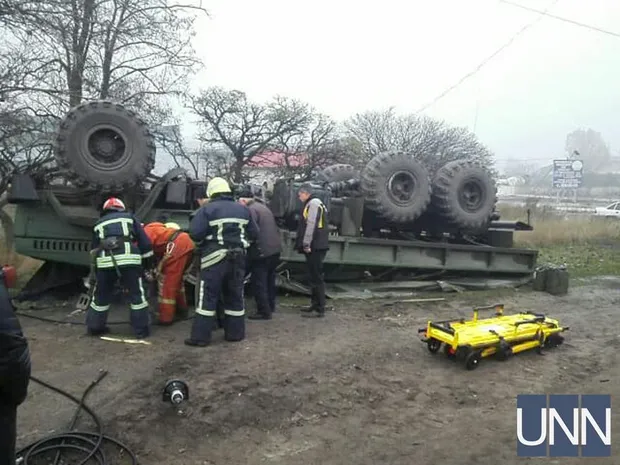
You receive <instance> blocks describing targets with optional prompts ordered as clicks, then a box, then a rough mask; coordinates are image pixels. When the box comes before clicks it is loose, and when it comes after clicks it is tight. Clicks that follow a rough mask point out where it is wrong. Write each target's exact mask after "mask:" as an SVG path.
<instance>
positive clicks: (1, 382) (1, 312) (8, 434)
mask: <svg viewBox="0 0 620 465" xmlns="http://www.w3.org/2000/svg"><path fill="white" fill-rule="evenodd" d="M13 271H14V269H12V268H9V267H2V268H0V463H3V464H4V463H6V464H14V463H15V441H16V437H17V425H16V423H17V407H19V406H20V405H21V404H22V402H24V400H25V399H26V395H27V394H28V384H29V382H30V370H31V368H30V350H29V349H28V341H27V340H26V338H25V337H24V335H23V333H22V328H21V325H20V324H19V320H18V319H17V317H16V316H15V309H14V308H13V304H12V303H11V299H10V298H9V293H8V290H7V288H8V287H11V286H12V283H10V282H9V281H10V277H11V276H10V275H11V274H13Z"/></svg>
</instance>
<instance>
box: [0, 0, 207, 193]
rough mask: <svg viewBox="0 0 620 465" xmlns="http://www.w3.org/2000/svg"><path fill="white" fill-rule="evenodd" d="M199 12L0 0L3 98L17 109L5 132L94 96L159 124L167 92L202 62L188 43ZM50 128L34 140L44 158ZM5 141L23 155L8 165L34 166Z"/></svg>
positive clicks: (162, 1)
mask: <svg viewBox="0 0 620 465" xmlns="http://www.w3.org/2000/svg"><path fill="white" fill-rule="evenodd" d="M188 1H189V0H188ZM200 13H206V11H205V10H204V9H203V8H202V7H201V6H200V5H192V4H175V3H172V2H169V1H167V0H48V1H45V2H40V1H34V0H33V1H27V0H0V100H4V101H6V102H9V103H10V105H11V108H13V109H14V108H18V109H19V118H16V117H12V118H9V117H7V118H5V120H4V131H8V134H13V135H12V136H11V137H12V139H10V140H11V141H14V140H15V137H16V136H15V133H19V132H20V131H21V132H23V133H33V132H35V133H36V131H37V125H40V124H43V125H45V126H46V127H49V126H54V125H55V124H56V123H57V121H58V120H59V119H60V118H62V117H63V116H64V115H65V114H66V112H67V110H68V109H69V108H70V107H73V106H75V105H77V104H79V103H81V102H82V101H84V100H93V99H109V100H115V101H118V102H120V103H123V104H125V105H127V106H128V107H130V108H132V109H133V110H136V111H138V112H139V113H140V114H141V115H144V117H145V119H146V120H147V122H148V123H149V124H151V125H152V126H161V125H163V124H164V123H165V122H166V121H167V120H169V119H170V117H171V115H172V110H171V105H170V104H171V101H170V96H180V95H181V94H182V93H183V92H185V90H186V89H187V87H188V77H189V76H190V75H191V74H192V73H194V72H195V71H196V70H197V69H198V68H199V67H200V65H201V63H200V61H199V60H198V59H197V58H196V56H195V53H194V50H193V48H192V47H191V43H190V42H191V39H192V37H193V35H194V32H193V31H194V29H193V28H194V22H195V20H196V18H197V15H198V14H200ZM7 63H10V66H8V65H7ZM11 111H12V112H14V111H15V110H11ZM17 122H19V123H17ZM10 124H17V126H16V127H14V128H12V129H11V128H10V127H9V125H10ZM47 132H48V137H47V138H46V139H37V140H39V141H40V144H41V145H46V144H47V145H46V147H47V148H46V149H44V148H43V147H42V146H41V147H39V149H40V154H41V155H40V156H43V154H46V157H47V158H46V163H47V162H48V161H50V160H52V151H51V145H50V144H51V138H50V137H49V131H47ZM5 137H6V135H5ZM8 140H9V139H7V141H8ZM20 143H21V142H20ZM26 146H27V147H28V146H29V143H27V144H26ZM3 147H4V150H5V153H4V155H3V156H4V157H5V158H8V159H10V160H17V159H20V160H23V162H20V164H18V165H16V166H13V167H12V170H13V171H15V170H18V171H22V172H26V171H31V170H30V167H29V163H30V162H31V161H32V160H33V159H32V158H31V157H30V158H28V157H26V158H23V156H24V155H23V153H24V151H25V150H26V148H24V147H21V146H20V145H19V144H17V145H15V144H14V143H11V144H9V143H8V142H7V143H4V145H3ZM20 154H21V155H20ZM20 156H21V157H22V158H19V157H20ZM38 157H39V155H38ZM37 160H40V158H37ZM37 163H39V162H37ZM0 188H2V186H0ZM2 194H3V191H0V195H2Z"/></svg>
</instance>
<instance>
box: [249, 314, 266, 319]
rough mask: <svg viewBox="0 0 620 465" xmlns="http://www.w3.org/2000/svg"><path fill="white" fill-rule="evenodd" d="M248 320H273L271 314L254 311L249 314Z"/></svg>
mask: <svg viewBox="0 0 620 465" xmlns="http://www.w3.org/2000/svg"><path fill="white" fill-rule="evenodd" d="M248 320H271V315H265V314H264V313H254V314H252V315H248Z"/></svg>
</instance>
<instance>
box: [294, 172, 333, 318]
mask: <svg viewBox="0 0 620 465" xmlns="http://www.w3.org/2000/svg"><path fill="white" fill-rule="evenodd" d="M298 195H299V200H301V202H302V204H303V205H302V208H301V216H300V218H299V226H298V228H297V238H296V244H295V246H296V248H297V251H298V252H300V253H303V254H304V255H305V257H306V264H307V266H308V274H309V276H310V289H311V291H312V298H311V305H310V307H309V308H306V309H303V310H302V312H305V313H306V314H307V316H317V317H323V316H325V281H324V278H323V260H325V255H326V254H327V251H328V250H329V227H328V226H329V217H328V214H327V208H326V207H325V205H324V204H323V202H321V200H320V199H319V198H317V197H315V196H313V195H312V186H311V185H309V184H304V185H302V186H301V188H300V189H299V193H298ZM312 312H316V315H315V314H314V313H312Z"/></svg>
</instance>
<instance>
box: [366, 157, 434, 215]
mask: <svg viewBox="0 0 620 465" xmlns="http://www.w3.org/2000/svg"><path fill="white" fill-rule="evenodd" d="M361 188H362V192H363V193H364V195H365V196H366V201H367V203H366V205H367V206H368V208H370V209H372V210H374V211H376V212H377V213H379V214H380V215H381V216H382V217H383V218H385V219H386V220H388V221H392V222H394V223H407V222H410V221H414V220H415V219H417V218H418V217H419V216H420V215H422V213H424V211H425V210H426V208H427V207H428V205H429V203H430V200H431V183H430V179H429V176H428V171H427V170H426V168H425V167H424V166H423V165H422V164H421V163H420V162H419V161H417V160H416V159H414V158H413V156H412V155H411V154H408V153H403V152H385V153H380V154H378V155H376V156H375V157H374V158H373V159H372V160H370V162H369V163H368V164H367V165H366V166H365V168H364V170H363V171H362V176H361Z"/></svg>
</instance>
